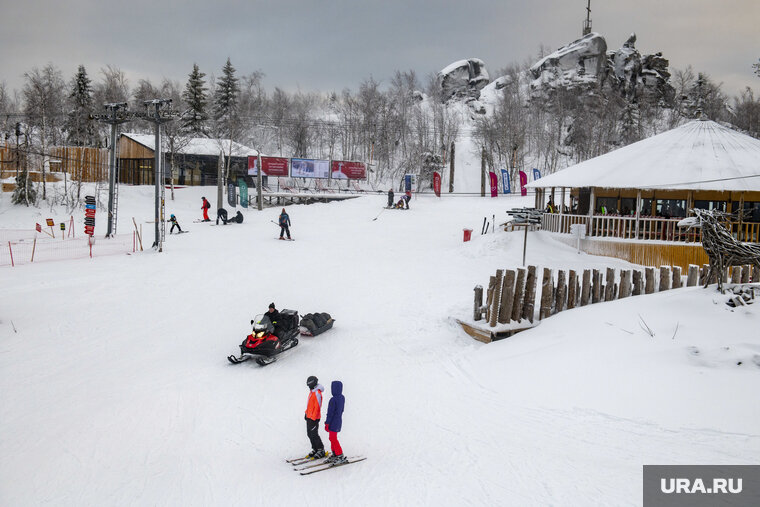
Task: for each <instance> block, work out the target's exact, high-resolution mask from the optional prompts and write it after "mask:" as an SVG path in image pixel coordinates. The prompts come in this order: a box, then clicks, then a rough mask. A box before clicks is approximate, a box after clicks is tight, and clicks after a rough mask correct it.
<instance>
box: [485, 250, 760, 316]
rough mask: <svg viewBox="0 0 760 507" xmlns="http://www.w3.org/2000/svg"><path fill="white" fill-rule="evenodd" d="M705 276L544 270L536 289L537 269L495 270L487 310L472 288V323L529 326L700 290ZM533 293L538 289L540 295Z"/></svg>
mask: <svg viewBox="0 0 760 507" xmlns="http://www.w3.org/2000/svg"><path fill="white" fill-rule="evenodd" d="M708 270H709V265H707V264H705V265H703V266H702V267H699V266H697V265H694V264H692V265H690V266H689V268H688V271H687V273H686V276H684V274H683V273H682V270H681V267H680V266H672V267H671V266H661V267H660V268H659V270H657V269H656V268H654V267H647V268H644V270H640V269H621V270H620V271H619V272H618V271H616V270H615V268H607V269H606V270H605V271H604V272H602V271H601V270H599V269H585V270H583V271H582V272H579V271H576V270H572V269H571V270H569V271H565V270H558V271H557V272H556V276H555V274H554V272H553V271H552V270H551V269H549V268H543V270H542V271H541V281H540V286H539V285H538V283H539V280H538V273H539V270H538V268H537V267H536V266H528V268H527V269H526V268H518V269H516V270H512V269H507V270H503V269H499V270H497V271H496V274H495V275H493V276H491V278H490V280H489V283H488V289H487V290H486V302H485V304H483V287H482V286H481V285H477V286H476V287H475V289H474V290H475V299H474V304H473V319H474V320H475V321H476V322H478V321H481V320H483V319H485V321H486V322H487V323H488V325H489V326H490V327H491V328H495V327H496V325H497V324H510V323H511V322H518V323H519V322H521V321H523V320H527V321H528V322H530V323H531V324H532V323H533V321H534V319H538V320H541V319H545V318H546V317H549V316H551V315H554V314H556V313H559V312H561V311H564V310H570V309H572V308H576V307H579V306H586V305H589V304H594V303H601V302H604V301H614V300H616V299H622V298H626V297H630V296H638V295H640V294H652V293H654V292H662V291H665V290H670V289H678V288H681V287H684V286H686V287H693V286H696V285H697V284H700V285H704V284H705V282H706V280H705V277H706V276H707V272H708ZM724 277H725V278H726V279H730V280H731V282H732V283H749V282H750V281H752V282H757V281H758V280H760V270H758V269H757V266H734V267H733V268H732V269H731V270H730V274H729V271H727V272H726V274H725V275H724ZM537 289H540V292H538V294H537ZM537 295H538V296H539V297H538V311H537V312H536V302H537V301H536V296H537Z"/></svg>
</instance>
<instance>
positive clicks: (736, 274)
mask: <svg viewBox="0 0 760 507" xmlns="http://www.w3.org/2000/svg"><path fill="white" fill-rule="evenodd" d="M742 271H743V269H742V267H741V266H734V267H732V268H731V283H741V282H742Z"/></svg>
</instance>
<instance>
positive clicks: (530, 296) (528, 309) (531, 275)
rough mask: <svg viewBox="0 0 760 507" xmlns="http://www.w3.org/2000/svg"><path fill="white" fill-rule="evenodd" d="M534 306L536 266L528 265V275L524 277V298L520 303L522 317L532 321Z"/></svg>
mask: <svg viewBox="0 0 760 507" xmlns="http://www.w3.org/2000/svg"><path fill="white" fill-rule="evenodd" d="M535 308H536V266H528V275H527V278H526V279H525V299H524V300H523V305H522V317H523V319H528V321H529V322H530V323H531V324H532V323H533V314H534V313H535Z"/></svg>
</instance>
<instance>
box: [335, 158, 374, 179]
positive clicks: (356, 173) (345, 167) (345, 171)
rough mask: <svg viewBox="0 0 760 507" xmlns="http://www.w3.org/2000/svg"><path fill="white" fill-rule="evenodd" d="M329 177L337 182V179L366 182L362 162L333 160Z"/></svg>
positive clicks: (365, 168) (364, 167)
mask: <svg viewBox="0 0 760 507" xmlns="http://www.w3.org/2000/svg"><path fill="white" fill-rule="evenodd" d="M330 177H331V178H332V179H334V180H338V179H344V180H345V179H348V180H366V179H367V167H366V166H365V165H364V162H349V161H346V160H333V161H332V174H331V176H330Z"/></svg>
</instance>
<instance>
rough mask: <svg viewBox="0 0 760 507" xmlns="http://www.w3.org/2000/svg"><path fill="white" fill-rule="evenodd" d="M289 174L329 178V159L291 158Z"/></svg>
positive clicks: (298, 176) (295, 176) (297, 176)
mask: <svg viewBox="0 0 760 507" xmlns="http://www.w3.org/2000/svg"><path fill="white" fill-rule="evenodd" d="M262 164H263V162H262ZM290 176H291V177H292V178H329V177H330V161H329V160H315V159H311V158H291V159H290Z"/></svg>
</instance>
